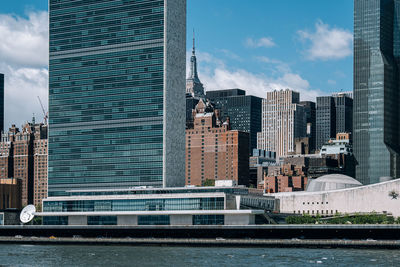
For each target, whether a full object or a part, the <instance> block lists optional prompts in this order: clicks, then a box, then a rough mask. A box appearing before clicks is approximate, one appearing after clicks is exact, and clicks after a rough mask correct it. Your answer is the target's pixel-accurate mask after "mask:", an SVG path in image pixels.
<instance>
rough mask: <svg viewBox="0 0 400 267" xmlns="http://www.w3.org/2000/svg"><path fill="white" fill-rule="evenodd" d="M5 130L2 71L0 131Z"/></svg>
mask: <svg viewBox="0 0 400 267" xmlns="http://www.w3.org/2000/svg"><path fill="white" fill-rule="evenodd" d="M2 131H4V74H2V73H0V132H2Z"/></svg>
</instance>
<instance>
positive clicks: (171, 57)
mask: <svg viewBox="0 0 400 267" xmlns="http://www.w3.org/2000/svg"><path fill="white" fill-rule="evenodd" d="M49 12H50V66H49V90H50V91H49V125H50V127H49V163H48V164H49V174H48V189H49V190H48V191H49V196H63V195H68V194H67V192H66V191H67V190H70V189H101V188H110V187H113V188H122V187H131V186H155V187H162V186H181V185H184V173H185V171H184V166H185V164H184V160H185V158H184V156H185V147H184V146H185V144H184V142H185V140H184V136H185V39H186V0H84V1H83V0H82V1H72V0H50V1H49ZM172 31H173V32H172Z"/></svg>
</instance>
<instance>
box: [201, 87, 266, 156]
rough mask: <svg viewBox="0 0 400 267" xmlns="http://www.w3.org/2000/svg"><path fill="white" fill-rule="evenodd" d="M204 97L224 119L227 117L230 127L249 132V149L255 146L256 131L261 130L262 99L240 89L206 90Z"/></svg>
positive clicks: (251, 149)
mask: <svg viewBox="0 0 400 267" xmlns="http://www.w3.org/2000/svg"><path fill="white" fill-rule="evenodd" d="M206 98H207V99H209V100H210V101H211V102H212V103H214V104H215V108H217V109H219V110H220V112H221V117H222V119H223V120H225V119H226V118H227V117H229V120H230V124H231V129H232V130H238V131H243V132H247V133H250V147H249V148H250V151H249V153H250V154H251V151H253V148H257V133H258V132H261V111H262V107H261V103H262V99H261V98H259V97H256V96H250V95H246V91H244V90H241V89H228V90H217V91H208V92H207V93H206Z"/></svg>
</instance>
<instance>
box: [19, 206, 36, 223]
mask: <svg viewBox="0 0 400 267" xmlns="http://www.w3.org/2000/svg"><path fill="white" fill-rule="evenodd" d="M34 212H36V208H35V206H34V205H28V206H26V207H25V208H24V209H23V210H22V211H21V214H20V215H19V219H20V220H21V222H22V223H28V222H30V221H32V219H33V217H35V215H33V213H34Z"/></svg>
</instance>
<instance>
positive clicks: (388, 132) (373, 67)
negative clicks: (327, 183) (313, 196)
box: [353, 0, 400, 184]
mask: <svg viewBox="0 0 400 267" xmlns="http://www.w3.org/2000/svg"><path fill="white" fill-rule="evenodd" d="M354 8H355V10H354V109H353V120H354V136H353V139H354V147H353V150H354V156H355V159H356V161H357V164H358V165H357V167H356V178H357V180H359V181H360V182H361V183H363V184H371V183H377V182H379V180H380V178H381V177H388V176H391V177H393V178H399V177H400V157H399V153H400V142H399V138H400V131H399V127H400V124H399V119H400V116H399V114H400V106H399V102H400V90H399V85H400V84H399V59H400V1H399V0H355V2H354Z"/></svg>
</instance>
